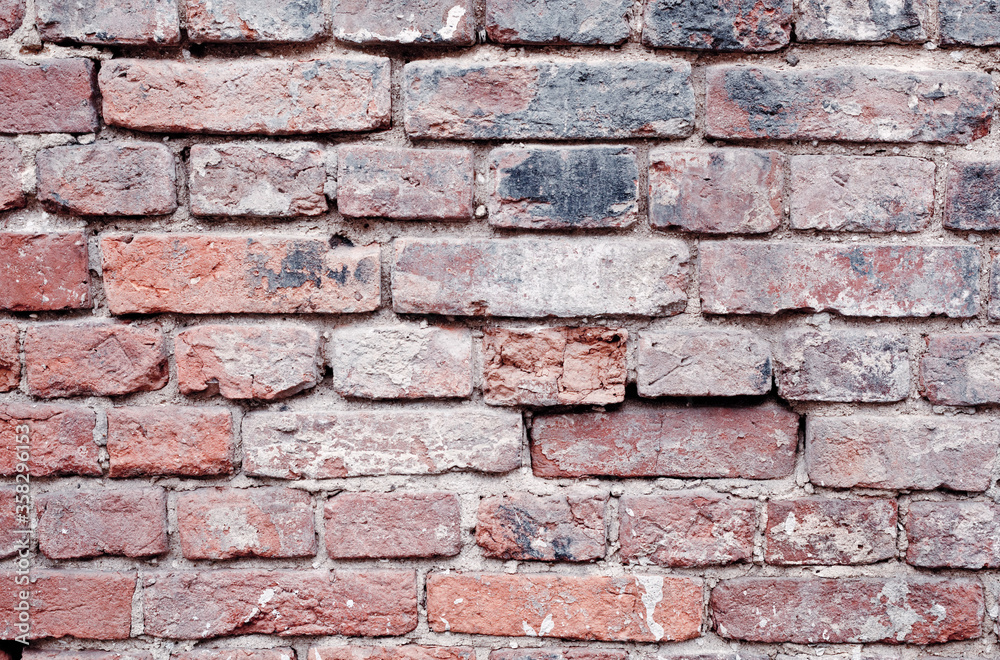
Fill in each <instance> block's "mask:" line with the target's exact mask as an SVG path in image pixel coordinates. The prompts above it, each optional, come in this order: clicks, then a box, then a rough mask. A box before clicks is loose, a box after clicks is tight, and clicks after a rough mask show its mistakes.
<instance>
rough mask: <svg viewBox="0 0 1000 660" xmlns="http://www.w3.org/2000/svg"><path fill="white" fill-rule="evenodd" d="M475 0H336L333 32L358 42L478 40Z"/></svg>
mask: <svg viewBox="0 0 1000 660" xmlns="http://www.w3.org/2000/svg"><path fill="white" fill-rule="evenodd" d="M475 29H476V17H475V11H474V9H473V6H472V2H471V0H419V1H417V2H414V0H334V2H333V35H334V36H335V37H336V38H337V39H339V40H340V41H346V42H348V43H355V44H440V45H454V46H468V45H471V44H472V43H473V42H474V41H475Z"/></svg>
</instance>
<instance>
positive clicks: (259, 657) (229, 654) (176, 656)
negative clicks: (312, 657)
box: [82, 646, 295, 660]
mask: <svg viewBox="0 0 1000 660" xmlns="http://www.w3.org/2000/svg"><path fill="white" fill-rule="evenodd" d="M82 660H86V659H85V658H84V659H82ZM170 660H295V649H293V648H291V647H288V646H279V647H276V648H270V649H240V648H217V649H193V650H191V651H181V652H175V653H171V654H170Z"/></svg>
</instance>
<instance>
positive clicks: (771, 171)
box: [649, 149, 786, 234]
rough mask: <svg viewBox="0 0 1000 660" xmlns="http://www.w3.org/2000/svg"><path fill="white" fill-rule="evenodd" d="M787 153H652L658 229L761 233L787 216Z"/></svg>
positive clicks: (652, 202) (652, 209) (653, 219)
mask: <svg viewBox="0 0 1000 660" xmlns="http://www.w3.org/2000/svg"><path fill="white" fill-rule="evenodd" d="M785 160H786V159H785V157H784V155H782V154H781V153H779V152H777V151H763V150H760V149H698V150H694V151H680V150H676V149H658V150H654V151H652V152H651V153H650V154H649V222H650V224H651V225H652V226H653V227H656V228H658V229H681V230H683V231H692V232H702V233H707V234H760V233H764V232H769V231H772V230H774V229H777V228H778V225H779V224H781V219H782V218H783V217H784V210H783V206H784V204H785V202H784V200H783V195H782V188H783V187H784V185H785V165H786V162H785Z"/></svg>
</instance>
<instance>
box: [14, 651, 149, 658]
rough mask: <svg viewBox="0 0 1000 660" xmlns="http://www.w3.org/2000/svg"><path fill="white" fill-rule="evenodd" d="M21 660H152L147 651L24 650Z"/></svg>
mask: <svg viewBox="0 0 1000 660" xmlns="http://www.w3.org/2000/svg"><path fill="white" fill-rule="evenodd" d="M21 658H22V660H153V654H152V653H150V652H149V651H124V652H118V651H58V650H54V651H47V650H43V649H30V648H28V649H24V652H23V654H22V655H21Z"/></svg>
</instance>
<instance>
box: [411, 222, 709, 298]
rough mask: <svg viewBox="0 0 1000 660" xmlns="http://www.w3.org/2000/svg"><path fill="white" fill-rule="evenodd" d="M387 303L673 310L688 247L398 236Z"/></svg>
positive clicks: (683, 289) (682, 287) (683, 292)
mask: <svg viewBox="0 0 1000 660" xmlns="http://www.w3.org/2000/svg"><path fill="white" fill-rule="evenodd" d="M394 248H395V250H394V252H395V254H394V259H393V261H394V263H393V270H392V301H393V307H394V309H395V310H396V312H399V313H403V314H457V315H466V316H526V317H545V316H590V315H598V314H636V315H647V316H661V315H673V314H679V313H680V312H682V311H683V310H684V308H685V307H686V306H687V285H688V259H689V258H690V253H689V251H688V247H687V245H686V244H684V243H683V242H681V241H678V240H673V239H649V238H646V239H643V240H633V239H616V238H611V239H608V238H602V239H596V238H585V239H574V240H569V239H533V238H511V239H495V238H484V239H479V238H468V239H434V238H397V239H396V240H395V241H394Z"/></svg>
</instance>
